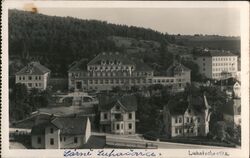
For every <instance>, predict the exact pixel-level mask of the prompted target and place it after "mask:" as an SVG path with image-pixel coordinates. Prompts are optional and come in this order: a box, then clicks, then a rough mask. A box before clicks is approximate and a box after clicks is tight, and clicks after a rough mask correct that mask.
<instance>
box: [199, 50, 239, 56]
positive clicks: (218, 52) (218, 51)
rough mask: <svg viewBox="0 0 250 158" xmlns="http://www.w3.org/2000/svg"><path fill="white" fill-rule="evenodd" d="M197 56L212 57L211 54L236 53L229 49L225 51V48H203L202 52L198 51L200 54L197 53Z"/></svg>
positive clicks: (227, 54)
mask: <svg viewBox="0 0 250 158" xmlns="http://www.w3.org/2000/svg"><path fill="white" fill-rule="evenodd" d="M197 56H207V57H213V56H237V55H236V54H233V53H231V52H230V51H225V50H203V51H202V52H200V54H197Z"/></svg>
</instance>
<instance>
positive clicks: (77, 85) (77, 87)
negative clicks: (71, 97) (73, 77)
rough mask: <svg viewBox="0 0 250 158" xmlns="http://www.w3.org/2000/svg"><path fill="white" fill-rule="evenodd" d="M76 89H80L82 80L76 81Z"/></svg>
mask: <svg viewBox="0 0 250 158" xmlns="http://www.w3.org/2000/svg"><path fill="white" fill-rule="evenodd" d="M76 89H82V82H80V81H78V82H76Z"/></svg>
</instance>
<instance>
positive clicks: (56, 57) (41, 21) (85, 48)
mask: <svg viewBox="0 0 250 158" xmlns="http://www.w3.org/2000/svg"><path fill="white" fill-rule="evenodd" d="M109 36H122V37H130V38H135V39H143V40H153V41H158V42H160V43H164V44H166V43H167V42H168V41H169V40H170V39H171V37H170V36H168V35H164V34H162V33H160V32H157V31H154V30H151V29H145V28H139V27H134V26H131V27H129V26H126V25H115V24H109V23H107V22H104V21H95V20H80V19H76V18H71V17H56V16H46V15H42V14H34V13H30V12H24V11H18V10H10V11H9V54H10V57H22V58H23V59H28V60H30V59H38V60H40V62H42V63H44V64H45V65H47V66H48V67H50V69H52V71H54V72H56V71H59V72H64V73H65V71H67V68H66V67H65V66H66V65H69V64H70V63H72V62H73V61H74V60H79V58H87V59H91V58H93V57H94V56H95V55H96V54H98V53H100V52H101V51H121V50H120V48H118V47H117V46H116V45H115V44H114V42H113V41H112V40H108V37H109ZM51 64H53V65H51Z"/></svg>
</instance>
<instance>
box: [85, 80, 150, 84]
mask: <svg viewBox="0 0 250 158" xmlns="http://www.w3.org/2000/svg"><path fill="white" fill-rule="evenodd" d="M87 83H88V84H124V83H139V84H140V83H146V79H90V80H87V81H86V80H82V84H87Z"/></svg>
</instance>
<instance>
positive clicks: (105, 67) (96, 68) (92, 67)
mask: <svg viewBox="0 0 250 158" xmlns="http://www.w3.org/2000/svg"><path fill="white" fill-rule="evenodd" d="M129 69H131V70H134V66H89V67H88V70H129Z"/></svg>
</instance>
